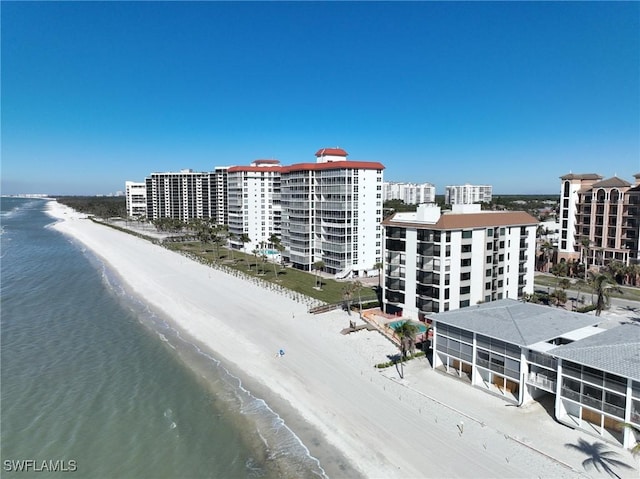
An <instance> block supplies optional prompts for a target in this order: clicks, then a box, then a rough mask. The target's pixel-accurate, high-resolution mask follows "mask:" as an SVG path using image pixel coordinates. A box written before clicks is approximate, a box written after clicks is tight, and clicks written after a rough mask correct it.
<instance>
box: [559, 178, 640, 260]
mask: <svg viewBox="0 0 640 479" xmlns="http://www.w3.org/2000/svg"><path fill="white" fill-rule="evenodd" d="M634 178H635V184H633V185H632V184H631V183H628V182H627V181H625V180H623V179H621V178H618V177H617V176H614V177H612V178H608V179H603V177H602V176H601V175H598V174H595V173H588V174H574V173H569V174H568V175H564V176H561V177H560V181H561V186H560V188H561V189H560V244H559V247H558V257H559V259H560V260H562V259H564V260H576V261H579V262H581V263H584V262H586V264H587V267H591V266H605V265H607V264H608V263H609V262H611V261H614V260H615V261H621V262H622V263H624V264H636V263H638V261H639V258H640V256H639V254H638V243H639V236H640V229H639V228H640V173H638V174H636V175H634Z"/></svg>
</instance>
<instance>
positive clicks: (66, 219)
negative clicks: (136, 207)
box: [48, 201, 638, 478]
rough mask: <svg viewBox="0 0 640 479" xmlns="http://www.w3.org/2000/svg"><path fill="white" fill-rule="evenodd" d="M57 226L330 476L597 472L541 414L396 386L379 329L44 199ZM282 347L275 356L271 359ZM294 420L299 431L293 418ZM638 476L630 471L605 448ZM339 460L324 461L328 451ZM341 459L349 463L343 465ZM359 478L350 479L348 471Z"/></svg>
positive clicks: (460, 390)
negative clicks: (251, 397) (229, 374)
mask: <svg viewBox="0 0 640 479" xmlns="http://www.w3.org/2000/svg"><path fill="white" fill-rule="evenodd" d="M48 208H49V213H50V214H51V215H52V216H54V217H55V218H57V219H59V220H60V221H59V222H58V223H56V225H55V226H54V228H56V229H57V230H59V231H60V232H62V233H64V234H67V235H70V236H72V237H73V238H75V239H76V240H77V241H79V242H81V243H82V244H84V245H85V246H86V247H87V248H89V249H90V250H92V251H93V252H94V253H95V254H97V255H98V256H99V257H100V258H102V260H103V261H104V262H105V263H106V264H108V265H109V266H110V267H112V268H113V269H114V270H115V271H117V273H118V274H119V276H120V277H121V278H122V279H123V280H124V281H125V282H126V283H127V285H128V286H129V287H130V288H131V289H132V290H133V291H134V292H135V294H136V295H138V296H139V297H140V298H143V300H144V301H145V302H147V303H148V304H149V305H150V306H151V307H152V308H155V309H157V310H159V311H162V312H163V313H164V314H165V315H166V316H167V317H169V318H171V320H172V321H173V322H174V323H175V325H176V327H178V328H179V329H180V330H181V331H183V332H184V333H185V334H188V335H190V336H191V337H192V338H194V340H196V341H197V342H198V343H199V344H201V345H203V346H204V347H206V348H208V349H209V350H210V351H211V352H212V353H213V354H215V356H216V357H220V358H222V359H223V360H224V361H225V362H227V363H228V364H230V365H231V366H232V367H233V368H234V369H235V370H236V371H239V372H241V374H242V375H244V376H245V377H246V378H248V379H249V380H250V384H251V383H253V384H255V385H256V388H257V391H256V393H257V394H258V395H262V397H263V398H264V399H265V400H266V401H267V402H268V403H269V404H270V405H271V406H272V408H273V409H274V410H276V411H277V412H278V414H279V415H280V416H281V417H282V418H284V420H285V422H287V424H288V425H289V427H291V428H292V429H293V430H294V432H296V434H298V435H299V437H300V438H301V439H302V440H303V442H304V443H305V445H306V446H307V447H308V448H309V449H310V452H311V453H312V454H313V455H314V456H315V457H317V458H318V459H319V460H320V461H321V464H322V466H323V467H324V469H325V470H326V472H327V475H328V476H329V477H347V476H349V477H351V476H353V475H357V474H359V475H361V476H363V477H370V478H395V477H398V478H400V477H402V478H418V477H439V478H440V477H468V478H472V477H473V478H478V477H487V478H489V477H514V478H516V477H518V478H520V477H578V476H581V477H598V476H600V474H601V473H598V471H596V470H595V469H593V468H589V467H586V466H584V465H583V461H585V459H588V456H585V455H584V454H581V453H580V452H577V451H575V450H572V449H571V448H567V447H565V446H566V444H575V443H577V442H578V441H579V440H581V439H583V440H585V441H587V442H589V443H593V442H596V441H598V439H597V438H594V437H593V436H588V435H586V434H583V433H581V432H579V431H575V430H572V429H569V428H567V427H564V426H561V425H559V424H557V423H556V422H555V421H553V419H552V418H551V417H550V416H549V415H548V413H546V412H545V411H544V410H543V408H542V407H529V408H520V409H518V408H515V407H508V406H507V405H506V404H505V403H504V402H503V401H500V400H499V399H498V398H494V397H491V396H490V395H488V394H485V393H482V392H480V391H477V390H473V389H472V388H471V387H469V386H467V385H464V384H462V383H460V382H458V381H455V380H453V379H451V378H447V377H444V376H443V375H442V374H438V373H436V372H434V371H432V370H431V369H430V368H429V366H428V363H427V361H426V360H424V359H420V360H415V361H412V362H411V363H409V365H408V367H407V368H406V375H405V378H404V379H400V378H399V376H398V374H397V372H396V371H395V370H394V369H393V368H388V369H385V370H377V369H375V368H374V365H375V364H376V363H380V362H384V361H387V360H388V359H387V355H390V354H395V353H396V348H395V347H394V346H393V345H392V344H391V343H390V342H389V341H388V340H387V339H386V338H384V337H383V336H382V335H380V334H379V333H377V332H370V331H366V330H364V331H360V332H357V333H353V334H350V335H342V334H340V331H341V330H342V329H343V328H345V327H347V326H348V325H349V320H353V319H356V318H355V317H354V316H348V315H347V314H346V313H345V312H342V311H333V312H330V313H326V314H322V315H311V314H308V313H307V305H306V304H304V303H300V302H297V301H295V300H293V299H292V298H290V297H287V296H285V295H283V294H280V293H278V292H275V291H273V290H269V289H266V288H264V287H262V286H260V285H258V284H253V283H250V282H247V281H245V280H243V279H241V278H238V277H235V276H232V275H229V274H226V273H224V272H222V271H219V270H216V269H213V268H210V267H207V266H204V265H202V264H200V263H198V262H195V261H192V260H190V259H188V258H186V257H184V256H182V255H180V254H178V253H174V252H171V251H169V250H167V249H165V248H162V247H160V246H157V245H153V244H151V243H150V242H148V241H145V240H143V239H139V238H136V237H134V236H132V235H128V234H126V233H122V232H119V231H117V230H114V229H112V228H108V227H105V226H102V225H99V224H95V223H93V222H92V221H90V220H88V219H86V218H84V217H83V215H80V214H78V213H76V212H74V211H73V210H71V209H69V208H67V207H65V206H63V205H60V204H58V203H57V202H55V201H50V202H49V205H48ZM280 349H284V350H285V355H284V356H283V357H276V352H277V351H278V350H280ZM300 418H301V419H302V420H303V421H304V422H305V423H306V424H307V425H308V427H305V426H304V425H302V424H301V423H300V422H299V419H300ZM609 449H610V450H612V451H614V452H615V454H616V455H617V456H616V459H617V460H619V461H623V463H624V464H627V465H628V467H619V468H617V469H616V470H615V471H616V473H617V474H618V475H619V476H620V477H638V470H637V462H634V460H633V458H632V457H631V455H630V454H629V453H628V452H627V451H624V450H622V449H620V448H616V447H615V446H611V447H610V448H609ZM336 450H337V451H340V453H341V456H342V458H341V457H334V456H332V454H331V451H336ZM343 458H346V459H347V460H348V461H349V464H346V463H345V462H344V459H343ZM356 472H357V473H356Z"/></svg>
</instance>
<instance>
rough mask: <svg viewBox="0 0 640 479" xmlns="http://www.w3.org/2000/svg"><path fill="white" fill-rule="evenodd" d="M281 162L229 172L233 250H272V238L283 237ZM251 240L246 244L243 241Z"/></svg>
mask: <svg viewBox="0 0 640 479" xmlns="http://www.w3.org/2000/svg"><path fill="white" fill-rule="evenodd" d="M282 169H283V168H282V166H280V162H279V161H278V160H255V161H254V162H253V163H251V165H250V166H232V167H230V168H228V170H227V205H228V211H227V218H228V223H227V224H228V225H229V233H230V235H231V239H230V244H231V247H232V248H237V249H241V248H242V249H244V250H245V251H249V252H251V251H254V250H257V251H263V250H267V249H269V247H270V246H273V245H271V244H270V238H271V235H274V234H275V235H276V236H278V237H280V233H281V232H280V228H281V223H282V218H281V207H280V181H281V180H280V178H281V173H282ZM243 235H246V236H247V237H248V239H249V241H248V242H247V243H243V242H242V241H241V238H242V236H243Z"/></svg>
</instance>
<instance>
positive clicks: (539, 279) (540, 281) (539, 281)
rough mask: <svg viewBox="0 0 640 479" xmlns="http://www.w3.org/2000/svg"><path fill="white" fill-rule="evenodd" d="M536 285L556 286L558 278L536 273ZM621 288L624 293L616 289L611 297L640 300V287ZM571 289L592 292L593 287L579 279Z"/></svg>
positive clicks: (572, 284)
mask: <svg viewBox="0 0 640 479" xmlns="http://www.w3.org/2000/svg"><path fill="white" fill-rule="evenodd" d="M535 286H536V287H544V288H547V287H550V288H556V287H557V286H558V280H557V279H556V278H555V277H554V276H546V275H536V277H535ZM620 289H622V294H620V293H617V292H615V291H614V292H612V293H611V297H612V298H621V299H628V300H629V301H640V288H629V287H626V286H621V287H620ZM569 290H571V291H578V290H580V291H581V292H583V293H590V292H591V287H590V286H589V285H588V284H586V283H585V282H584V280H582V279H579V280H577V281H576V282H575V283H571V285H570V286H569Z"/></svg>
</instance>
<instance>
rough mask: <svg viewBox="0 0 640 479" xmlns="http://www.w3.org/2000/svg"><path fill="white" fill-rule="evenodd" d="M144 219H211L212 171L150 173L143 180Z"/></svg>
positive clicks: (187, 170) (188, 170) (186, 170)
mask: <svg viewBox="0 0 640 479" xmlns="http://www.w3.org/2000/svg"><path fill="white" fill-rule="evenodd" d="M145 183H146V188H147V218H149V219H150V220H155V219H159V218H175V219H180V220H182V221H189V220H191V219H194V218H211V173H207V172H194V171H193V170H190V169H185V170H181V171H180V172H179V173H152V174H151V176H150V177H148V178H146V180H145Z"/></svg>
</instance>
